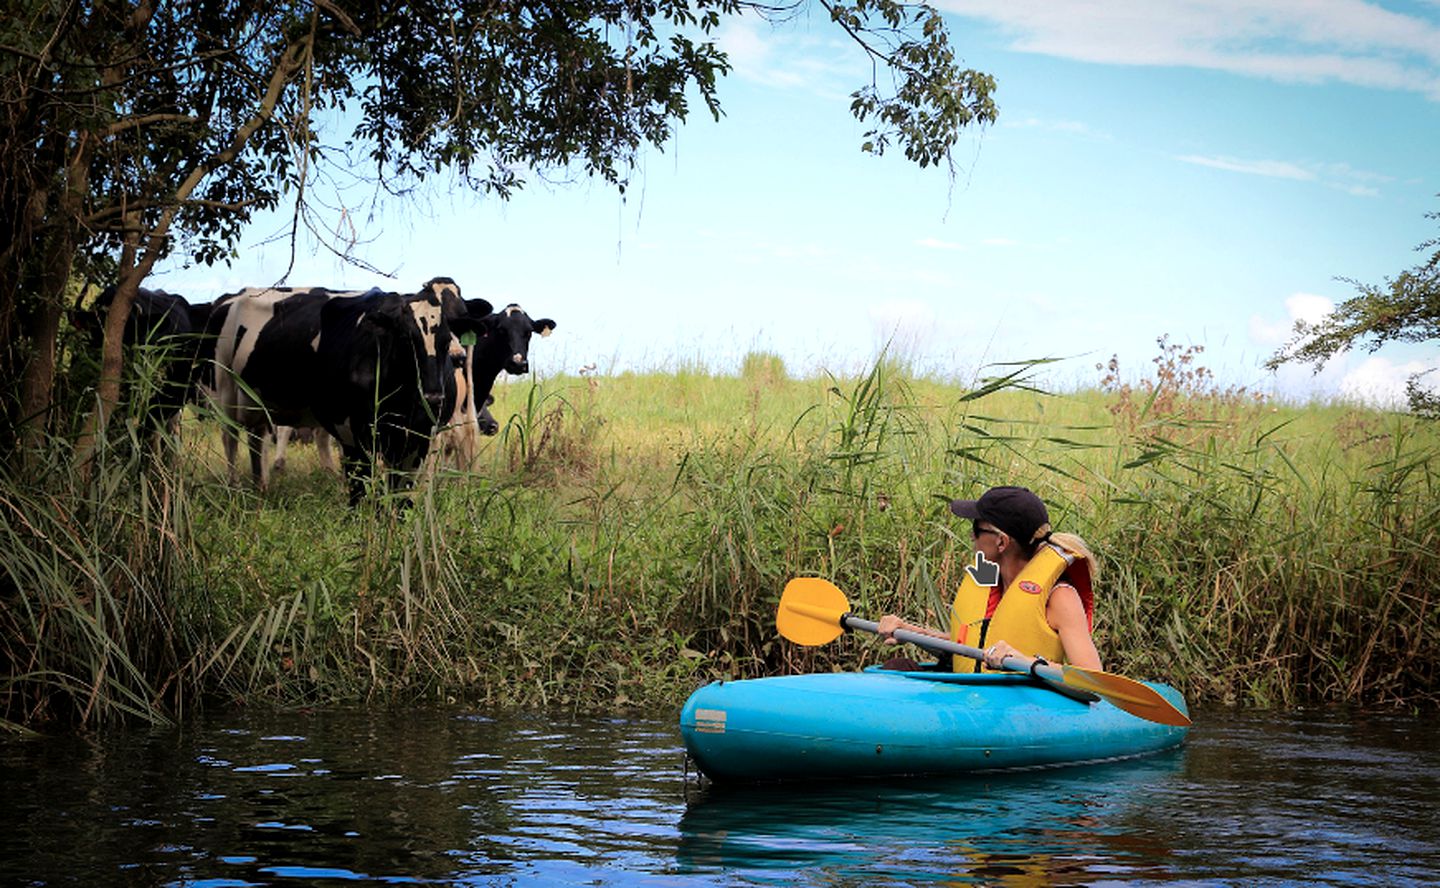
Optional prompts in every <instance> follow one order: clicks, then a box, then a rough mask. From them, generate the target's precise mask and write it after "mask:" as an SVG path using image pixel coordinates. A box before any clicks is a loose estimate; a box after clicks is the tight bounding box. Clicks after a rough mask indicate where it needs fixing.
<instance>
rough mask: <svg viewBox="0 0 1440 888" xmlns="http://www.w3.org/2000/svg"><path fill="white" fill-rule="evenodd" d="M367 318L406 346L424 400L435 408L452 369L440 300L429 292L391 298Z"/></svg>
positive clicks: (447, 328)
mask: <svg viewBox="0 0 1440 888" xmlns="http://www.w3.org/2000/svg"><path fill="white" fill-rule="evenodd" d="M368 319H369V320H370V322H371V323H373V324H375V325H376V326H378V327H381V328H383V329H385V330H386V331H387V332H388V333H389V334H390V336H391V337H393V341H394V343H395V345H397V346H399V345H400V344H401V343H405V344H406V345H408V346H409V351H410V352H411V354H412V355H413V360H414V362H415V369H416V374H417V377H418V382H419V383H420V391H421V393H422V394H423V395H424V397H425V403H426V404H427V405H428V406H429V407H430V409H432V410H436V411H438V410H439V409H440V406H441V405H442V404H443V403H444V402H445V378H446V375H447V374H449V373H450V372H451V368H452V357H451V348H450V346H451V331H450V326H449V325H448V324H447V323H446V322H445V314H444V310H443V309H442V307H441V304H440V299H439V298H438V297H436V296H435V295H434V294H433V293H429V292H423V293H417V294H415V295H413V296H400V297H392V298H391V299H387V300H386V301H385V302H384V303H383V304H382V305H380V306H378V307H377V308H376V309H375V310H374V311H372V312H370V313H369V315H368ZM402 351H403V349H402Z"/></svg>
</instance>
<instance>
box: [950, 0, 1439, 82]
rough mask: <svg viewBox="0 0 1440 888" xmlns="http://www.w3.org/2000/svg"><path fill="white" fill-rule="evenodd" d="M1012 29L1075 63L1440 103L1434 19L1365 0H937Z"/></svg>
mask: <svg viewBox="0 0 1440 888" xmlns="http://www.w3.org/2000/svg"><path fill="white" fill-rule="evenodd" d="M937 5H938V6H939V7H940V8H941V9H943V10H945V11H947V12H952V13H955V14H957V15H962V16H970V17H974V18H980V19H985V20H987V21H990V22H994V23H996V24H999V25H1000V26H1002V27H1004V28H1007V29H1008V30H1010V31H1011V32H1013V33H1014V35H1015V37H1014V41H1013V43H1012V46H1013V48H1014V49H1016V50H1020V51H1023V52H1033V53H1040V54H1043V55H1052V56H1058V57H1061V58H1068V59H1076V60H1079V61H1087V62H1097V63H1101V64H1115V65H1163V66H1171V67H1190V68H1205V69H1212V70H1220V71H1229V72H1231V73H1234V74H1240V75H1244V76H1250V77H1263V78H1267V79H1271V80H1278V81H1282V82H1290V83H1295V82H1299V83H1324V82H1342V83H1350V84H1355V85H1358V86H1365V87H1372V88H1379V89H1394V90H1403V91H1411V92H1419V93H1423V94H1425V95H1426V96H1428V97H1429V98H1430V99H1432V100H1435V101H1440V22H1437V21H1436V17H1435V15H1434V14H1433V13H1430V12H1429V11H1428V10H1420V9H1416V10H1415V11H1414V13H1413V14H1405V13H1400V12H1393V11H1391V10H1387V9H1384V8H1382V7H1380V6H1378V5H1376V4H1374V3H1368V2H1364V0H1267V2H1265V3H1254V2H1252V0H1169V2H1164V3H1157V2H1154V0H1104V2H1098V0H937Z"/></svg>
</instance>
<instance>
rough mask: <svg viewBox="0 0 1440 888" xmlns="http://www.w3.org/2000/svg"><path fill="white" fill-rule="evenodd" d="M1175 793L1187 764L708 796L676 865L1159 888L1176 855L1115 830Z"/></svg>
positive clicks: (761, 872)
mask: <svg viewBox="0 0 1440 888" xmlns="http://www.w3.org/2000/svg"><path fill="white" fill-rule="evenodd" d="M1183 780H1184V753H1183V752H1182V751H1178V750H1172V751H1170V752H1167V753H1164V754H1161V755H1158V756H1151V757H1149V758H1145V759H1140V760H1135V761H1130V762H1117V763H1114V764H1110V765H1102V766H1098V767H1090V768H1081V769H1069V770H1058V771H1041V772H1026V773H1016V774H992V775H988V776H986V777H984V778H973V779H965V778H948V779H944V780H924V781H916V780H908V781H887V782H879V781H856V782H854V783H851V784H824V785H812V786H806V787H804V788H803V789H795V788H782V787H755V788H742V789H725V788H722V787H711V788H709V789H708V790H707V791H706V792H704V793H703V794H701V795H700V796H698V797H697V798H695V799H694V800H692V803H691V804H690V805H689V807H688V808H687V809H686V811H685V814H684V816H683V817H682V818H681V820H680V833H681V839H680V848H679V851H678V855H677V856H678V858H679V860H680V861H681V862H682V864H686V865H691V866H696V867H702V868H707V867H708V868H717V867H718V868H722V869H726V870H731V871H735V872H748V873H750V874H751V875H753V876H755V877H756V881H764V882H770V881H774V882H777V883H778V882H784V883H787V884H790V883H795V882H805V881H808V879H807V876H806V872H807V871H808V870H811V869H812V868H814V867H821V868H823V869H824V870H825V871H826V872H827V873H828V874H829V875H832V876H839V877H842V878H854V879H860V880H862V881H865V882H875V881H877V880H878V881H900V882H907V883H908V882H920V881H943V882H976V881H978V882H984V883H986V884H996V885H1017V886H1019V885H1051V884H1074V883H1076V882H1077V881H1094V877H1095V876H1096V875H1099V874H1101V873H1103V874H1104V875H1105V877H1107V878H1119V879H1127V880H1128V879H1135V878H1142V879H1143V878H1158V877H1159V876H1160V875H1161V874H1163V863H1164V862H1165V861H1166V860H1167V859H1168V858H1169V857H1170V856H1171V854H1172V849H1171V847H1170V846H1169V845H1167V844H1166V842H1165V840H1164V837H1163V836H1158V835H1154V834H1149V833H1147V832H1145V831H1140V832H1136V831H1132V830H1130V829H1128V828H1127V827H1125V826H1124V825H1123V824H1125V823H1128V822H1131V821H1133V820H1135V819H1139V818H1143V812H1144V810H1145V808H1146V807H1147V806H1148V804H1149V797H1150V795H1151V794H1152V793H1154V792H1156V791H1163V788H1164V787H1166V786H1167V785H1172V784H1175V783H1177V782H1183Z"/></svg>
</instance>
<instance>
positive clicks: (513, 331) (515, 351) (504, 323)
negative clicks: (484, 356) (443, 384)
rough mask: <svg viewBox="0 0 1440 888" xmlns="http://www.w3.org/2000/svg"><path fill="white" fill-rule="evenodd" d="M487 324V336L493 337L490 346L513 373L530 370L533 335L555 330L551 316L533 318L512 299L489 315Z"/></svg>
mask: <svg viewBox="0 0 1440 888" xmlns="http://www.w3.org/2000/svg"><path fill="white" fill-rule="evenodd" d="M484 323H485V333H484V335H485V336H486V337H487V338H493V340H494V342H493V344H491V345H490V346H489V348H490V349H492V350H494V351H497V352H500V353H502V354H503V355H504V356H505V358H504V360H505V363H504V366H505V372H506V373H509V374H511V375H512V376H520V375H522V374H524V373H528V372H529V371H530V336H531V335H532V334H535V333H539V334H540V335H541V336H549V335H550V332H551V331H552V330H554V329H555V322H554V321H552V320H550V319H549V318H541V319H540V320H538V321H536V320H532V319H531V317H530V316H529V315H528V314H526V313H525V309H523V308H521V307H520V306H518V305H516V304H515V303H513V302H512V303H511V304H509V305H507V306H505V308H504V309H502V310H500V311H498V312H496V313H494V314H492V315H489V316H488V317H486V318H485V322H484Z"/></svg>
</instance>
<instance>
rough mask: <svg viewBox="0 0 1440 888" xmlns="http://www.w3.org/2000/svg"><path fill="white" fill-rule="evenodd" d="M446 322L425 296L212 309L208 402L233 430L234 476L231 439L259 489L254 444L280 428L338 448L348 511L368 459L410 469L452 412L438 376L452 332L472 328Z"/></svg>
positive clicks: (249, 297)
mask: <svg viewBox="0 0 1440 888" xmlns="http://www.w3.org/2000/svg"><path fill="white" fill-rule="evenodd" d="M446 315H447V312H446V311H445V310H444V308H443V302H442V299H441V297H440V296H439V295H437V294H436V293H435V292H434V291H433V290H431V289H430V288H429V287H427V288H425V289H423V290H422V291H421V292H419V293H414V294H400V293H387V292H382V291H379V290H370V291H366V292H364V293H358V294H357V293H337V292H335V291H330V290H324V289H318V288H317V289H310V290H294V289H288V288H286V289H268V290H252V291H243V292H242V293H239V294H233V295H231V296H227V297H225V298H224V299H222V300H220V301H219V302H217V308H216V311H215V312H214V314H213V315H212V318H211V325H210V330H211V332H212V333H213V334H214V336H215V362H216V376H215V397H216V402H217V404H218V405H219V407H220V409H221V410H222V411H223V412H224V414H225V416H226V417H227V418H228V420H229V421H230V423H231V424H232V428H231V429H230V433H229V434H228V435H227V440H226V450H227V456H228V457H229V458H230V459H231V465H232V467H233V455H234V449H235V442H234V431H235V430H236V429H239V430H244V431H245V432H246V433H247V439H248V443H249V447H250V462H251V471H252V473H253V474H254V476H255V477H256V479H257V481H258V482H260V483H261V484H262V485H263V483H264V480H265V479H264V475H265V471H264V468H265V467H264V465H263V460H262V459H261V456H262V454H261V452H260V449H261V448H260V435H261V434H263V433H264V432H268V431H269V430H270V429H272V428H273V427H274V426H277V425H287V426H296V427H302V428H305V427H316V426H318V427H320V428H323V429H324V430H325V431H327V432H329V433H330V434H331V435H332V436H334V437H335V438H336V440H338V441H339V442H340V446H341V451H342V454H343V458H342V462H343V464H344V468H345V474H346V477H347V479H348V480H349V482H350V501H351V503H352V504H354V503H356V502H358V501H359V499H360V497H361V496H362V495H363V494H364V490H365V484H366V482H367V481H368V480H369V478H370V475H371V470H372V466H373V464H374V462H375V460H376V459H377V458H378V459H383V460H384V462H385V464H386V466H387V467H388V468H389V469H390V470H391V471H392V472H393V473H401V472H410V471H412V470H413V469H414V468H415V467H416V466H417V465H418V464H419V462H420V461H421V460H422V459H423V458H424V456H425V454H426V452H427V451H428V450H429V446H430V438H431V435H432V434H433V432H434V430H435V427H436V426H437V424H438V419H439V418H441V417H444V416H448V415H449V412H450V410H451V409H452V408H453V402H450V403H447V400H448V399H447V378H449V377H450V375H451V373H452V371H453V367H454V356H453V354H452V344H453V342H454V337H455V334H456V333H461V332H465V331H471V330H478V329H479V327H480V324H479V323H478V322H472V321H471V320H470V319H469V318H467V317H457V318H455V319H453V320H452V319H450V318H447V316H446ZM452 397H453V396H452Z"/></svg>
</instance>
